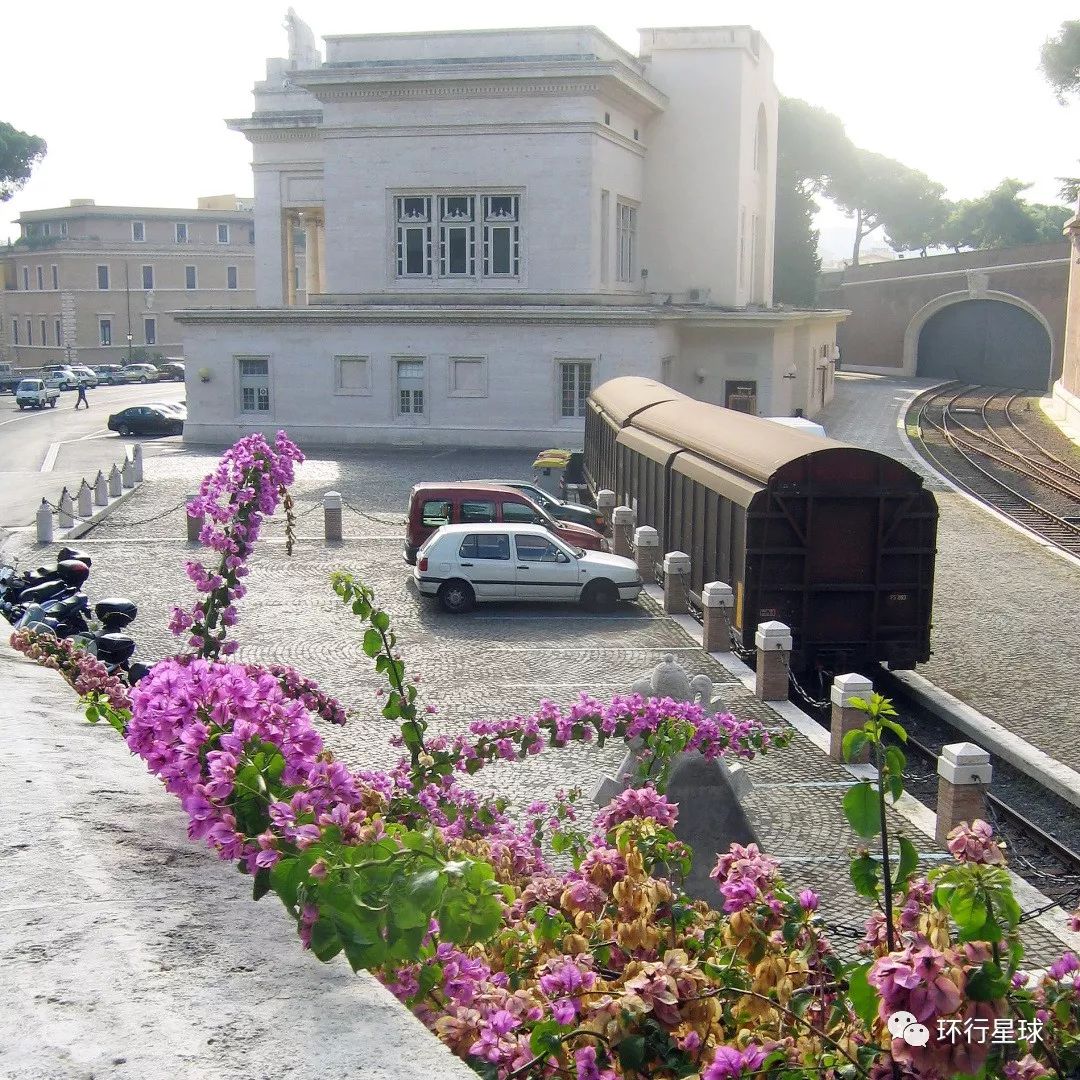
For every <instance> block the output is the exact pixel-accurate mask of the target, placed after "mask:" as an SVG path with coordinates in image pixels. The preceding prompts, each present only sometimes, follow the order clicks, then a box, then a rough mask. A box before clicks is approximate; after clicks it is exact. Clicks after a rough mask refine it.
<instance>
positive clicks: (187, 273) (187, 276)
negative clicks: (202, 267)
mask: <svg viewBox="0 0 1080 1080" xmlns="http://www.w3.org/2000/svg"><path fill="white" fill-rule="evenodd" d="M198 287H199V274H198V271H197V270H196V269H195V267H194V266H185V267H184V288H185V289H197V288H198Z"/></svg>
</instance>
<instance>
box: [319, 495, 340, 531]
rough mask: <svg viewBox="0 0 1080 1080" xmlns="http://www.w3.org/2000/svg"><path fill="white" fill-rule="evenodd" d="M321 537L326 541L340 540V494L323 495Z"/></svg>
mask: <svg viewBox="0 0 1080 1080" xmlns="http://www.w3.org/2000/svg"><path fill="white" fill-rule="evenodd" d="M322 504H323V535H324V536H325V538H326V539H327V540H340V539H341V537H342V532H341V504H342V498H341V492H340V491H328V492H326V494H325V495H323V503H322Z"/></svg>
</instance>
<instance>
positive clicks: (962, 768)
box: [934, 742, 993, 847]
mask: <svg viewBox="0 0 1080 1080" xmlns="http://www.w3.org/2000/svg"><path fill="white" fill-rule="evenodd" d="M937 771H938V797H937V826H936V828H935V829H934V839H935V840H936V841H937V842H938V843H939V844H940V845H941V846H942V847H945V845H946V843H947V842H948V838H949V833H951V832H952V831H953V829H955V828H956V826H957V825H959V824H960V822H961V821H966V822H969V823H970V822H972V821H974V820H975V819H976V818H982V819H983V820H985V819H986V798H985V793H986V791H987V790H988V789H989V787H990V777H991V775H992V772H993V770H992V769H991V766H990V755H989V754H988V753H987V752H986V751H985V750H984V749H983V748H982V747H981V746H976V745H975V744H974V743H969V742H962V743H949V745H948V746H943V747H942V748H941V753H940V754H939V755H938V765H937Z"/></svg>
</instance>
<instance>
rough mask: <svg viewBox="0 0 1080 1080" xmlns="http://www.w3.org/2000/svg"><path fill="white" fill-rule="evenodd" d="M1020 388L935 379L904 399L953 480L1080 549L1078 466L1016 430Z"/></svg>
mask: <svg viewBox="0 0 1080 1080" xmlns="http://www.w3.org/2000/svg"><path fill="white" fill-rule="evenodd" d="M1025 396H1026V395H1025V394H1024V393H1023V392H1021V391H1016V390H1004V389H1001V388H998V387H984V386H972V385H963V384H959V383H951V384H947V385H945V386H941V387H936V388H935V389H933V390H931V391H929V392H928V393H927V394H925V395H923V396H922V397H920V398H919V399H917V401H916V402H915V404H914V405H913V407H912V413H913V415H914V420H915V422H914V425H913V426H914V427H915V429H916V431H917V433H918V434H917V441H918V443H919V444H921V448H922V451H923V453H924V454H925V456H926V458H927V459H928V460H929V461H930V462H931V464H933V465H934V467H935V468H937V469H938V471H939V472H941V473H943V474H944V475H946V476H947V477H948V478H949V479H950V480H951V481H953V482H954V483H955V484H956V485H957V486H958V487H960V488H963V489H964V490H965V491H967V492H969V493H970V494H971V495H974V496H975V497H976V498H977V499H979V500H980V501H982V502H985V503H986V504H987V505H989V506H991V507H993V508H994V509H995V510H997V511H998V512H999V513H1001V514H1004V515H1005V516H1006V517H1008V518H1010V519H1012V520H1013V521H1015V522H1017V523H1018V524H1020V525H1023V526H1024V527H1025V528H1027V529H1030V530H1031V531H1032V532H1034V533H1036V534H1037V535H1039V536H1041V537H1042V538H1043V539H1045V540H1048V541H1049V542H1050V543H1052V544H1053V545H1054V546H1056V547H1058V548H1060V549H1062V550H1063V551H1067V552H1069V553H1070V554H1072V555H1077V556H1080V467H1078V466H1077V465H1076V464H1074V463H1073V462H1070V461H1068V460H1066V459H1065V458H1064V457H1062V456H1061V455H1059V454H1056V453H1054V452H1053V450H1051V449H1050V448H1049V447H1047V446H1045V445H1044V444H1043V443H1042V442H1040V441H1039V440H1038V439H1037V438H1035V437H1033V436H1032V435H1031V434H1029V433H1028V432H1027V431H1025V430H1024V426H1023V424H1022V422H1021V421H1020V420H1018V418H1017V416H1016V413H1015V411H1014V408H1015V406H1016V403H1017V401H1018V399H1021V398H1023V397H1025ZM909 415H911V414H909Z"/></svg>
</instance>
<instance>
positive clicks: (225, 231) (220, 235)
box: [217, 225, 229, 244]
mask: <svg viewBox="0 0 1080 1080" xmlns="http://www.w3.org/2000/svg"><path fill="white" fill-rule="evenodd" d="M217 242H218V243H219V244H227V243H228V242H229V226H228V225H219V226H218V227H217Z"/></svg>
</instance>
